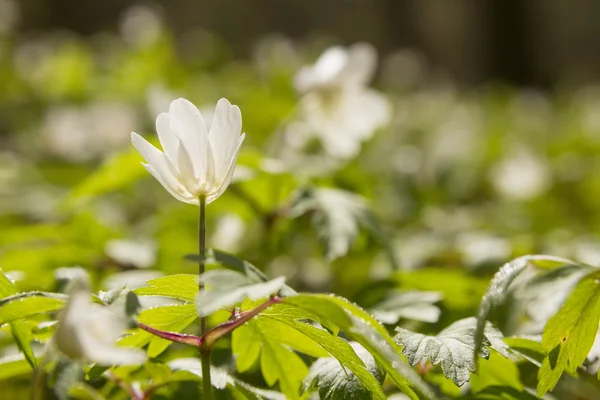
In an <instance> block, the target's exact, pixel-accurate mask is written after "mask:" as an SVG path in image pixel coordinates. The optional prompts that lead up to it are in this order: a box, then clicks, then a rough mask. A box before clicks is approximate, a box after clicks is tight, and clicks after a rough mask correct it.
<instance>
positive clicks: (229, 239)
mask: <svg viewBox="0 0 600 400" xmlns="http://www.w3.org/2000/svg"><path fill="white" fill-rule="evenodd" d="M245 231H246V226H245V225H244V221H243V220H242V219H241V218H240V217H239V216H238V215H237V214H233V213H231V214H225V215H223V216H222V217H221V218H219V220H218V222H217V226H216V228H215V231H214V233H213V236H212V244H213V246H214V247H215V248H217V249H219V250H225V251H228V252H231V253H236V252H237V251H238V250H239V247H240V243H241V241H242V238H243V237H244V233H245Z"/></svg>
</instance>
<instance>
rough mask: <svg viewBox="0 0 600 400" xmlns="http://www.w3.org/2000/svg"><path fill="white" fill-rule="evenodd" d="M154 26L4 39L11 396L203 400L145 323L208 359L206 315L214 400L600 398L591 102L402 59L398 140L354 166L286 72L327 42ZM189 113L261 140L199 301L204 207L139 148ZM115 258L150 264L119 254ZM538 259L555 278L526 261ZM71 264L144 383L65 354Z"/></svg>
mask: <svg viewBox="0 0 600 400" xmlns="http://www.w3.org/2000/svg"><path fill="white" fill-rule="evenodd" d="M12 3H18V2H14V1H13V2H12ZM155 11H156V10H149V9H145V8H142V9H141V13H139V12H140V10H139V9H134V10H132V12H131V15H132V16H134V17H135V18H138V17H140V16H141V18H139V20H137V19H135V18H134V20H135V21H134V22H135V23H131V21H130V20H129V18H130V15H129V14H127V15H124V16H123V22H122V26H121V28H122V29H120V30H119V31H120V32H122V35H121V36H119V35H116V34H115V33H114V32H113V33H102V34H101V35H99V36H98V37H97V38H96V37H95V38H94V39H92V40H88V39H85V38H78V37H75V36H72V35H67V36H65V35H63V34H62V33H61V34H58V33H56V32H43V34H42V35H40V37H37V36H36V35H28V36H27V37H22V34H21V32H19V31H6V32H2V34H1V35H0V49H1V51H0V104H2V106H3V108H2V111H1V112H0V114H1V117H2V118H0V120H1V121H2V122H1V123H0V125H1V126H0V130H1V131H2V132H3V144H6V146H5V148H4V147H3V151H2V152H1V154H0V188H1V190H0V220H1V221H2V230H1V231H0V265H1V267H2V269H3V273H2V274H0V333H1V334H0V355H1V357H0V379H1V380H2V381H3V382H2V390H3V391H2V394H3V396H4V397H6V398H25V397H27V396H28V395H29V392H30V390H29V389H30V387H29V385H30V383H31V382H30V381H33V384H35V385H36V386H37V387H38V389H39V390H38V392H39V391H42V390H43V391H45V392H47V393H45V394H46V395H47V397H51V398H68V397H69V398H75V399H92V400H100V399H106V400H121V399H125V398H128V397H134V396H133V395H132V394H131V393H132V390H133V389H135V390H140V391H141V392H143V393H142V394H143V395H144V396H146V398H150V397H152V396H153V397H154V398H156V399H175V398H176V399H190V398H202V397H203V393H202V389H201V384H202V372H201V371H202V369H201V365H200V362H199V360H198V357H197V355H198V349H197V348H194V347H192V346H187V345H184V344H177V345H173V346H171V343H172V342H170V341H168V340H166V339H164V338H159V337H158V336H155V335H153V334H151V333H149V332H147V331H145V330H143V329H139V328H137V327H136V326H135V322H136V321H139V322H140V323H143V324H146V325H148V326H149V327H151V328H154V329H158V330H162V331H164V332H167V333H172V334H174V335H179V334H181V337H194V338H196V335H199V334H200V323H199V320H200V318H199V315H202V316H204V315H206V316H207V318H206V323H207V325H208V328H210V329H213V330H212V332H213V333H215V332H216V333H218V335H216V336H218V339H219V340H216V341H213V342H211V346H213V349H212V350H213V352H212V364H213V365H212V371H213V374H212V382H213V386H214V388H215V394H216V397H217V398H219V399H220V398H235V399H263V398H264V399H277V400H279V399H285V398H292V399H293V398H308V397H311V396H315V397H316V396H320V397H322V398H358V399H363V398H369V399H370V398H376V399H383V398H385V397H386V396H390V397H392V398H397V397H399V398H405V397H403V396H408V397H409V398H412V399H417V398H418V399H446V398H449V399H450V398H465V399H482V400H485V399H513V400H523V399H525V400H530V399H532V398H534V397H535V396H534V394H535V386H537V391H538V394H540V395H542V394H545V395H544V396H545V397H546V398H556V399H562V398H590V399H591V398H600V389H598V383H597V382H598V379H597V373H596V371H595V368H596V367H597V366H598V364H599V363H598V360H596V358H597V354H598V349H597V348H596V346H593V342H594V338H595V337H596V335H597V333H598V319H599V318H600V314H599V313H600V311H599V307H600V306H598V303H599V302H600V299H599V298H598V290H597V289H596V286H597V284H596V279H598V278H599V276H598V275H597V270H596V267H594V266H597V264H598V254H599V251H598V249H599V246H598V240H597V238H598V237H599V235H600V230H599V228H598V227H599V226H600V208H599V207H598V202H597V199H598V197H599V196H600V175H599V174H598V168H597V164H598V162H597V159H598V152H600V141H598V140H597V139H598V135H599V132H600V128H599V127H598V123H597V122H598V121H597V120H598V118H597V110H598V107H599V104H600V101H599V99H600V97H599V96H598V93H597V90H596V89H594V88H584V89H582V90H570V89H565V90H563V91H561V93H560V94H558V93H551V92H544V93H542V92H537V91H531V90H526V91H523V90H520V89H517V88H510V87H498V86H494V85H489V86H486V87H484V88H479V89H477V90H470V89H465V88H463V87H462V86H461V85H453V84H448V85H445V84H444V85H439V84H437V82H439V80H438V79H430V78H433V77H432V76H429V75H428V72H427V71H428V68H420V67H418V65H420V64H422V63H423V61H422V60H421V61H419V62H417V63H415V62H414V61H415V60H416V59H420V58H419V57H414V55H413V54H411V53H406V54H405V53H402V54H400V57H398V56H397V55H396V54H392V55H389V57H388V55H385V56H384V57H385V58H386V61H385V63H384V62H383V58H384V57H381V60H380V61H381V63H380V65H378V66H377V70H378V71H381V72H382V73H381V74H378V76H377V77H375V79H376V80H375V86H374V87H377V90H378V91H380V94H381V97H382V99H385V101H387V103H388V106H389V110H390V113H391V115H390V121H391V123H390V124H389V126H388V127H381V128H380V129H378V130H377V131H375V130H374V131H373V132H369V135H367V136H368V137H367V136H365V137H362V138H361V140H362V142H361V143H360V146H359V148H357V152H356V154H355V155H353V156H352V157H349V158H347V159H338V158H337V156H336V155H335V154H334V153H335V152H332V151H330V150H328V149H327V148H326V147H327V146H325V145H324V137H322V136H320V133H319V132H312V130H315V131H317V130H319V128H320V127H321V125H324V124H322V123H320V122H319V123H315V124H310V125H311V126H310V127H309V128H310V129H309V131H307V132H304V131H303V130H302V129H296V128H297V126H296V125H297V123H298V122H300V123H303V122H306V121H304V120H303V118H305V115H304V114H305V113H306V111H307V110H305V109H304V106H305V105H306V103H307V101H306V99H307V97H304V96H305V93H300V92H298V91H297V90H296V88H295V81H294V80H295V74H296V73H297V72H298V71H299V69H300V68H301V67H302V66H303V65H307V63H308V62H309V61H311V60H313V59H315V58H316V56H317V55H318V53H319V52H320V51H321V50H323V49H324V46H326V45H328V44H330V42H329V39H325V40H324V41H323V39H316V40H314V41H311V40H310V39H309V40H307V41H306V42H304V41H303V42H301V43H296V42H293V41H291V40H287V39H284V38H279V37H277V38H269V39H268V40H264V41H262V40H261V41H259V43H257V46H256V48H255V49H253V51H252V57H247V58H244V59H239V58H234V55H235V54H238V51H237V49H234V48H229V47H228V45H227V44H226V43H225V42H224V41H223V39H222V38H219V37H218V36H217V35H214V34H212V33H210V32H205V31H199V32H185V31H182V32H179V33H178V35H173V34H172V33H171V32H169V31H167V30H166V29H165V25H164V24H162V23H161V21H160V18H159V17H157V15H155ZM144 13H145V14H144ZM140 21H141V22H140ZM149 21H150V22H149ZM152 21H154V22H152ZM146 24H147V25H146ZM138 25H139V26H138ZM136 27H137V28H136ZM139 27H142V28H143V29H140V28H139ZM132 28H135V29H132ZM183 29H185V28H183ZM138 36H139V37H138ZM309 36H310V35H309ZM98 38H99V40H96V39H98ZM98 60H100V61H101V62H96V61H98ZM404 63H407V65H408V67H409V68H408V70H410V72H411V73H410V74H408V76H407V75H402V74H399V72H398V71H404V70H406V69H407V68H406V67H407V65H404ZM400 75H402V76H400ZM417 76H418V77H419V79H416V80H415V81H414V82H413V81H412V79H411V78H410V77H413V78H414V77H417ZM417 81H418V82H417ZM329 89H331V88H328V90H327V91H326V92H327V93H328V94H332V93H329ZM364 89H366V90H367V92H368V93H370V94H374V92H375V90H374V89H372V88H371V87H370V86H365V88H364ZM311 94H314V93H311ZM338 94H339V93H338ZM309 95H310V94H309ZM179 96H183V97H186V98H189V99H190V100H191V101H193V102H194V104H196V105H198V106H199V108H200V109H201V111H202V114H203V115H204V117H205V119H206V121H207V122H208V121H210V119H211V118H210V114H211V112H209V111H208V108H209V107H208V105H210V106H211V107H212V106H214V103H215V101H216V100H217V99H218V98H221V97H226V98H228V99H229V100H231V102H232V103H234V104H237V105H239V106H240V109H241V110H242V114H243V130H244V131H245V132H246V133H247V136H246V139H245V142H244V145H243V146H242V149H241V152H240V156H239V158H238V166H237V169H236V176H234V179H233V181H232V184H231V185H230V186H229V188H228V189H227V191H226V192H225V193H224V194H223V195H222V196H221V197H220V198H219V200H218V201H215V202H214V203H211V204H210V205H209V207H208V213H207V218H208V219H207V243H208V244H209V246H214V247H216V248H222V249H223V250H216V249H210V250H208V252H207V259H206V260H205V261H206V264H207V271H208V272H207V273H206V274H205V275H204V276H203V277H198V275H196V272H197V264H196V263H197V262H198V256H197V255H194V254H191V255H190V254H189V253H194V252H195V251H196V246H197V243H198V241H197V240H198V238H197V234H198V232H197V220H196V217H197V209H196V208H195V207H193V206H190V205H184V204H178V203H177V202H176V201H175V200H173V199H171V198H170V197H169V195H168V194H167V193H165V191H164V190H163V188H162V187H161V186H160V185H159V184H157V183H156V182H154V180H153V179H152V178H151V177H150V176H149V175H148V174H147V172H146V171H145V170H144V168H143V167H142V166H141V165H140V161H141V158H140V156H139V155H138V154H137V153H136V152H135V151H134V150H133V149H132V148H131V146H130V139H129V133H130V132H131V131H132V130H134V131H136V132H140V133H143V134H144V135H146V137H148V139H149V140H150V141H151V142H152V143H155V144H158V142H159V141H158V138H157V137H156V136H155V134H154V132H155V129H154V125H155V118H156V115H157V114H158V113H160V112H164V111H166V110H167V108H168V103H169V101H170V100H172V99H173V98H175V97H179ZM308 99H309V100H310V96H309V97H308ZM328 100H331V101H333V103H332V104H334V103H335V100H336V99H335V96H332V97H331V98H330V99H328ZM361 110H362V108H361V107H357V108H356V109H352V110H351V111H352V112H351V113H349V114H348V115H342V116H341V117H340V119H341V120H343V122H348V121H350V120H352V117H354V114H358V113H359V112H360V111H361ZM357 119H358V118H357ZM360 120H361V121H362V118H360ZM350 122H351V123H348V126H344V129H343V130H342V133H343V134H341V135H340V136H339V137H337V138H335V142H334V144H338V145H339V148H341V146H343V145H345V144H347V143H345V142H344V141H345V140H347V139H348V138H351V137H352V135H351V134H350V132H349V131H350V130H351V128H353V127H354V125H355V124H354V122H352V121H350ZM312 125H314V126H312ZM115 240H118V241H121V242H128V241H132V242H133V243H140V242H144V243H149V244H150V245H149V246H148V248H150V249H151V250H150V251H146V250H145V249H142V248H139V247H135V246H132V247H131V249H130V250H129V251H125V254H115V252H114V251H112V246H111V245H110V244H111V242H113V241H115ZM125 247H127V246H125ZM540 250H543V251H544V252H548V253H550V254H557V255H560V256H561V257H553V256H523V257H520V256H521V255H523V254H533V253H535V252H537V251H540ZM233 253H235V255H234V254H233ZM185 254H188V255H187V256H184V255H185ZM512 257H517V258H516V259H514V260H513V261H509V262H508V263H506V261H507V260H510V259H511V258H512ZM563 257H565V258H563ZM570 259H573V260H577V261H571V260H570ZM138 260H140V261H142V260H143V261H145V262H140V263H139V265H138V263H137V262H136V261H138ZM186 260H187V261H186ZM188 261H193V262H188ZM586 263H587V264H586ZM502 264H504V266H503V267H501V268H500V270H499V271H497V267H498V266H500V265H502ZM588 264H590V265H588ZM76 265H77V266H80V268H78V269H77V270H78V271H86V273H87V275H89V284H90V288H91V293H90V294H91V297H92V298H93V300H94V302H95V303H96V304H97V305H102V306H103V307H105V310H106V311H109V312H111V313H118V314H122V313H123V311H124V310H125V311H126V315H127V320H126V321H127V322H128V323H130V325H128V328H127V330H126V331H125V332H123V333H124V336H123V337H122V338H121V339H120V343H121V344H123V345H127V346H134V347H138V348H143V349H144V351H145V352H146V354H147V355H148V356H149V361H147V362H146V363H145V364H144V365H136V366H120V367H108V366H105V367H100V366H93V365H91V364H90V363H86V362H85V361H83V360H80V361H78V363H77V365H76V363H73V362H71V361H69V360H67V359H66V356H65V355H63V354H61V353H60V352H59V351H56V349H54V342H55V341H54V340H53V337H54V336H55V332H56V330H57V326H59V325H58V321H57V319H58V318H59V316H60V315H61V314H60V311H61V310H62V309H63V307H64V305H65V304H66V302H67V301H68V299H69V296H68V295H67V294H66V293H67V290H68V287H69V284H68V282H69V281H70V279H71V278H72V277H69V274H71V273H74V272H73V271H75V270H71V269H70V268H71V267H73V266H76ZM140 266H141V267H140ZM64 268H66V269H64ZM143 268H148V269H146V270H144V269H143ZM65 271H66V272H65ZM61 274H62V275H61ZM65 274H66V275H65ZM494 274H495V275H494ZM159 276H160V278H157V277H159ZM284 276H285V282H286V283H285V284H284V278H283V277H284ZM277 277H279V278H277ZM273 278H275V279H273ZM490 279H491V282H490ZM200 282H202V283H203V284H204V285H205V286H206V290H204V291H203V292H202V293H200V292H199V283H200ZM295 289H297V290H298V291H300V292H301V293H302V294H298V292H296V290H295ZM328 292H333V293H336V294H339V296H337V295H326V294H323V293H328ZM308 293H311V294H308ZM138 296H139V297H138ZM341 296H344V297H341ZM347 299H349V300H347ZM248 315H251V316H252V317H251V318H248V319H247V320H246V319H244V318H246V317H247V316H248ZM473 316H476V319H477V324H475V323H474V318H473ZM491 323H493V326H495V327H497V328H498V330H499V331H501V332H502V335H505V337H504V339H503V341H504V343H505V344H506V345H504V344H503V343H502V336H501V334H499V333H498V331H497V330H495V329H494V328H492V327H491ZM383 324H385V326H384V325H383ZM388 325H392V326H393V327H396V326H397V332H398V334H397V335H396V339H397V340H398V342H399V343H400V344H398V343H396V342H395V340H394V338H392V336H391V334H390V329H392V328H391V327H389V326H388ZM164 332H163V333H164ZM183 335H189V336H183ZM506 346H508V348H506ZM46 349H48V350H47V351H46ZM493 349H496V350H493ZM500 352H501V353H502V354H500ZM506 354H508V355H509V357H508V358H506V357H504V355H506ZM482 357H488V359H485V358H482ZM424 359H429V360H430V361H429V362H425V361H424ZM407 361H408V362H407ZM431 364H438V365H440V364H441V366H440V367H433V366H432V365H431ZM478 364H479V368H478V369H477V365H478ZM411 365H413V366H411ZM32 368H37V369H38V372H40V371H41V372H43V373H37V372H36V374H35V375H32V372H31V371H32ZM82 372H85V375H84V374H83V373H82ZM446 376H447V377H448V378H446ZM536 377H537V379H536ZM561 377H562V378H561ZM32 378H35V379H32ZM467 380H468V381H469V382H470V384H469V385H463V386H462V387H460V388H459V387H457V386H456V385H460V384H462V383H464V382H466V381H467ZM398 390H400V391H401V392H402V393H396V392H397V391H398ZM550 391H552V395H550V394H546V392H550ZM36 393H37V392H36ZM34 394H35V393H34ZM38 394H40V393H38ZM552 396H554V397H552ZM38 397H39V396H38ZM138 397H140V396H138Z"/></svg>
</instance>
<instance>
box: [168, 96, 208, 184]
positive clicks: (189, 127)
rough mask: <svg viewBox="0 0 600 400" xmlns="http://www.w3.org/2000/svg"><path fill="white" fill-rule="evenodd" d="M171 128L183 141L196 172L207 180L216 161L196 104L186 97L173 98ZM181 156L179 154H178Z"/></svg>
mask: <svg viewBox="0 0 600 400" xmlns="http://www.w3.org/2000/svg"><path fill="white" fill-rule="evenodd" d="M169 121H170V123H171V124H170V125H171V130H172V132H173V133H175V135H177V137H178V138H179V140H180V141H181V142H182V143H183V146H184V148H185V150H186V151H187V153H188V155H189V158H190V160H191V162H192V165H193V167H194V174H195V176H196V177H197V178H199V179H200V180H205V179H206V175H207V173H209V172H210V171H209V169H210V170H212V169H213V165H214V161H213V157H212V151H211V149H210V145H209V142H208V133H207V131H206V124H205V123H204V119H203V118H202V115H201V114H200V111H198V108H196V106H195V105H193V104H192V103H190V102H189V101H188V100H186V99H177V100H173V102H172V103H171V107H170V108H169ZM178 157H179V156H178Z"/></svg>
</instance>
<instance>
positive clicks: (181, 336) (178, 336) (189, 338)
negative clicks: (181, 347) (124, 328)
mask: <svg viewBox="0 0 600 400" xmlns="http://www.w3.org/2000/svg"><path fill="white" fill-rule="evenodd" d="M137 325H138V328H140V329H143V330H145V331H146V332H150V333H151V334H153V335H155V336H158V337H160V338H163V339H167V340H170V341H171V342H177V343H184V344H189V345H192V346H196V347H200V346H201V345H202V338H201V337H199V336H195V335H188V334H185V333H176V332H166V331H161V330H160V329H156V328H153V327H151V326H149V325H146V324H144V323H141V322H138V323H137Z"/></svg>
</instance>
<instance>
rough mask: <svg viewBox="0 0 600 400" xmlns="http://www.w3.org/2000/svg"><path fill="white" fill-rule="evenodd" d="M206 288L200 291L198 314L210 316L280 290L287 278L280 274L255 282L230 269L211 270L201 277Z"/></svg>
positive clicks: (197, 304) (197, 300) (197, 302)
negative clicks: (247, 300) (223, 309)
mask: <svg viewBox="0 0 600 400" xmlns="http://www.w3.org/2000/svg"><path fill="white" fill-rule="evenodd" d="M199 279H200V282H201V283H203V284H204V289H203V290H202V291H200V293H198V295H197V298H196V306H197V309H198V315H200V316H204V317H205V316H208V315H210V314H212V313H214V312H216V311H218V310H220V309H222V308H227V307H232V306H234V305H236V304H239V303H241V302H242V301H244V300H245V299H250V300H258V299H261V298H265V297H269V296H271V295H273V294H276V293H277V292H279V290H280V289H281V288H282V287H283V286H284V282H285V278H284V277H282V276H280V277H278V278H275V279H273V280H270V281H267V282H260V283H255V282H254V281H252V280H251V279H250V278H248V277H247V276H245V275H242V274H240V273H237V272H234V271H229V270H218V269H217V270H211V271H207V272H205V273H204V274H202V275H200V277H199Z"/></svg>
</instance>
